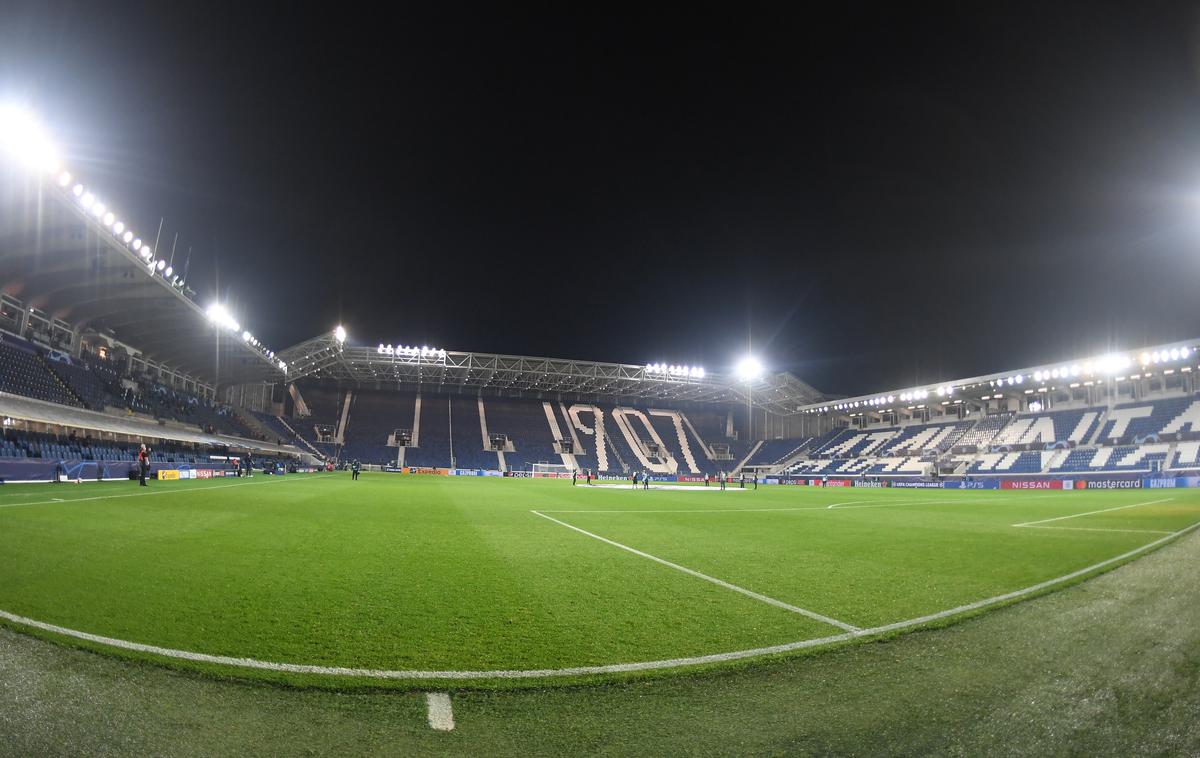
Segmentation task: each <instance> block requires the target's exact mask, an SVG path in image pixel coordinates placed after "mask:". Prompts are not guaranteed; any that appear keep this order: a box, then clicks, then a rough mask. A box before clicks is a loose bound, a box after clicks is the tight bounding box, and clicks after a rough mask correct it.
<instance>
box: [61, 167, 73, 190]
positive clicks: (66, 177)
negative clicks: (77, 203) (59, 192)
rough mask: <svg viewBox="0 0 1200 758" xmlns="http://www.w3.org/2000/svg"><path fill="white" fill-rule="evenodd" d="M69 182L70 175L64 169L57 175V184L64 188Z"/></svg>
mask: <svg viewBox="0 0 1200 758" xmlns="http://www.w3.org/2000/svg"><path fill="white" fill-rule="evenodd" d="M70 183H71V175H70V174H68V173H67V172H66V171H64V172H62V173H61V174H59V175H58V186H60V187H63V188H65V187H66V186H67V185H68V184H70Z"/></svg>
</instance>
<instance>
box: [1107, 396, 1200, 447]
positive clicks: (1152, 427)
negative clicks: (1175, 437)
mask: <svg viewBox="0 0 1200 758" xmlns="http://www.w3.org/2000/svg"><path fill="white" fill-rule="evenodd" d="M1183 432H1193V433H1194V432H1200V400H1197V399H1196V398H1195V397H1194V396H1186V397H1173V398H1167V399H1164V400H1158V401H1155V402H1152V403H1126V404H1123V405H1118V406H1117V407H1115V408H1113V409H1112V410H1111V411H1109V413H1108V415H1107V417H1106V419H1105V422H1104V425H1103V426H1102V427H1101V429H1100V434H1099V436H1098V437H1097V438H1096V439H1097V441H1098V442H1103V443H1125V442H1141V441H1143V440H1147V439H1150V438H1155V439H1156V438H1157V437H1158V435H1160V434H1178V433H1183Z"/></svg>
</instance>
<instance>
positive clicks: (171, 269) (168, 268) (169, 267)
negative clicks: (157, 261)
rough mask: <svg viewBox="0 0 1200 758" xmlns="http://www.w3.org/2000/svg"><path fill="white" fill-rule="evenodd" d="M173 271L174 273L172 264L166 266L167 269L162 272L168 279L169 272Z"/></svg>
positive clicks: (169, 276)
mask: <svg viewBox="0 0 1200 758" xmlns="http://www.w3.org/2000/svg"><path fill="white" fill-rule="evenodd" d="M173 273H175V267H174V266H167V270H166V271H164V272H163V276H165V277H167V278H168V279H170V278H171V274H173Z"/></svg>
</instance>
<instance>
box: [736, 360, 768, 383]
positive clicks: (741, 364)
mask: <svg viewBox="0 0 1200 758" xmlns="http://www.w3.org/2000/svg"><path fill="white" fill-rule="evenodd" d="M737 375H738V378H740V379H741V380H742V381H744V382H753V381H756V380H758V379H761V378H762V375H763V365H762V363H760V362H759V360H758V359H757V358H755V357H754V356H753V355H747V356H746V357H745V358H742V359H741V360H740V361H738V364H737Z"/></svg>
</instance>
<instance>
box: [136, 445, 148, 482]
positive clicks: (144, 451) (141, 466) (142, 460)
mask: <svg viewBox="0 0 1200 758" xmlns="http://www.w3.org/2000/svg"><path fill="white" fill-rule="evenodd" d="M149 473H150V450H149V449H148V448H147V447H146V443H145V442H143V443H142V447H141V449H139V450H138V486H139V487H145V486H147V485H146V477H147V475H149Z"/></svg>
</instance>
